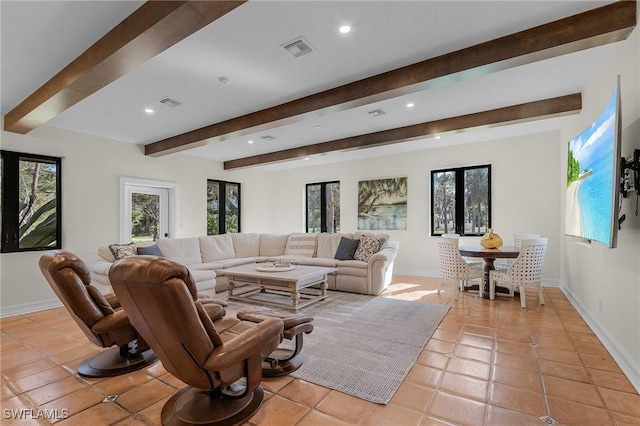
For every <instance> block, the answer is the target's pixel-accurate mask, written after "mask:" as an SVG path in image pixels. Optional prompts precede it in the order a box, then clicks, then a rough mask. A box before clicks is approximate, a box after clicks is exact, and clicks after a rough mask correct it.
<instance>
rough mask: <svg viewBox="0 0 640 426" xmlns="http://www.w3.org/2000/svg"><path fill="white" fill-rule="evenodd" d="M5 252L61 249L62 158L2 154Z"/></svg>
mask: <svg viewBox="0 0 640 426" xmlns="http://www.w3.org/2000/svg"><path fill="white" fill-rule="evenodd" d="M0 154H1V157H2V165H1V167H0V168H1V170H0V173H1V176H2V178H1V185H0V188H1V191H2V195H1V203H2V204H1V205H2V208H1V210H2V243H1V252H2V253H12V252H20V251H34V250H50V249H56V248H61V247H62V246H61V235H62V219H61V206H62V203H61V200H62V197H61V195H60V188H61V182H60V171H61V159H60V158H58V157H49V156H44V155H36V154H24V153H19V152H12V151H4V150H3V151H1V152H0Z"/></svg>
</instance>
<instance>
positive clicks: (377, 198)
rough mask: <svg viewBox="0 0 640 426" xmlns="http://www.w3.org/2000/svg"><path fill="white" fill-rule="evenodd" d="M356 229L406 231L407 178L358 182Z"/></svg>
mask: <svg viewBox="0 0 640 426" xmlns="http://www.w3.org/2000/svg"><path fill="white" fill-rule="evenodd" d="M358 229H360V230H378V229H387V230H396V229H407V178H392V179H377V180H365V181H360V182H358Z"/></svg>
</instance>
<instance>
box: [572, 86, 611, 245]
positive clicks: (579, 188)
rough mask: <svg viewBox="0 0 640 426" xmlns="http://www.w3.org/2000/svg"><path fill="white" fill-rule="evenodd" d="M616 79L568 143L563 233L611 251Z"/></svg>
mask: <svg viewBox="0 0 640 426" xmlns="http://www.w3.org/2000/svg"><path fill="white" fill-rule="evenodd" d="M620 106H621V105H620V76H618V79H617V81H616V85H615V88H614V90H613V94H612V95H611V97H610V98H609V100H608V102H607V104H606V106H605V107H604V109H603V110H602V112H601V113H600V115H599V116H598V117H597V118H596V119H595V120H594V121H593V123H591V125H590V126H589V127H587V128H586V129H585V130H584V131H583V132H582V133H580V134H579V135H578V136H576V137H575V138H573V139H572V140H571V141H570V142H569V154H568V160H567V198H566V203H567V208H566V218H565V225H566V226H565V234H567V235H571V236H575V237H580V238H584V239H586V240H590V241H599V242H601V243H603V244H605V245H606V246H607V247H609V248H614V247H615V246H616V244H617V237H618V202H619V188H618V184H619V179H620V150H621V120H620V119H621V111H620Z"/></svg>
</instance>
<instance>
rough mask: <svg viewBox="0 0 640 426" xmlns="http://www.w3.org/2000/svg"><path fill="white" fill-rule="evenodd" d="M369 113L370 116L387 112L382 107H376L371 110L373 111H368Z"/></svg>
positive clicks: (377, 115)
mask: <svg viewBox="0 0 640 426" xmlns="http://www.w3.org/2000/svg"><path fill="white" fill-rule="evenodd" d="M367 114H369V117H379V116H381V115H385V114H386V112H384V111H383V110H381V109H374V110H371V111H367Z"/></svg>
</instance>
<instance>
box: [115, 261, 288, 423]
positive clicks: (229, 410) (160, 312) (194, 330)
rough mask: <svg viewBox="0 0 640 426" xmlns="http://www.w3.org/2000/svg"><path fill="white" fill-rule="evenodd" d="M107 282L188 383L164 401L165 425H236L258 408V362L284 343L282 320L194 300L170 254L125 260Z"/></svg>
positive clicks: (183, 272) (169, 366)
mask: <svg viewBox="0 0 640 426" xmlns="http://www.w3.org/2000/svg"><path fill="white" fill-rule="evenodd" d="M109 280H110V281H111V285H112V286H113V288H114V290H115V293H116V295H117V296H118V299H119V300H120V303H121V304H122V307H123V308H124V309H125V311H126V312H127V315H128V316H129V319H130V321H131V323H132V324H133V325H134V327H136V329H137V330H138V331H139V332H140V334H141V335H142V336H143V337H144V338H145V340H146V341H147V342H148V343H149V345H150V346H151V348H153V350H154V352H155V353H156V354H157V355H158V358H159V359H160V361H162V364H163V366H164V368H165V369H167V371H169V372H170V373H171V374H173V375H174V376H176V377H177V378H178V379H180V380H182V381H183V382H185V383H187V384H188V385H189V386H187V387H185V388H183V389H182V390H180V391H178V392H177V393H176V394H175V395H174V396H172V397H171V398H170V399H169V400H168V401H167V403H166V404H165V405H164V407H163V408H162V413H161V420H162V424H164V425H169V424H170V425H178V424H180V425H182V424H236V423H241V422H243V421H245V420H246V419H248V418H249V417H251V416H252V415H253V413H255V412H256V411H257V410H258V408H259V407H260V404H261V403H262V399H263V397H264V392H263V390H262V386H261V382H262V369H261V363H262V360H263V359H264V358H266V357H267V356H268V355H269V354H270V353H271V352H273V351H274V350H275V349H276V348H277V347H278V345H279V344H280V342H281V341H282V338H283V324H282V321H281V320H279V319H275V318H272V319H268V320H265V321H262V322H260V323H252V322H247V321H240V320H238V319H233V318H222V317H223V315H224V312H223V307H222V306H220V305H216V304H214V303H205V302H201V301H199V300H197V293H196V286H195V282H194V281H193V277H192V276H191V274H190V273H189V270H188V269H187V268H186V267H185V266H183V265H181V264H179V263H177V262H174V261H172V260H169V259H164V258H156V257H145V256H142V257H140V256H139V257H130V258H126V259H122V260H120V261H118V262H117V263H115V264H114V265H113V266H112V267H111V270H110V272H109ZM212 317H213V318H214V319H216V320H218V321H216V323H217V324H218V326H217V327H218V329H217V328H216V326H215V325H214V322H213V320H212ZM219 330H224V331H219Z"/></svg>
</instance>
